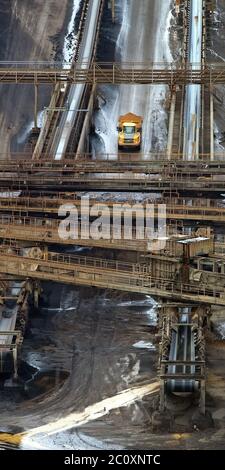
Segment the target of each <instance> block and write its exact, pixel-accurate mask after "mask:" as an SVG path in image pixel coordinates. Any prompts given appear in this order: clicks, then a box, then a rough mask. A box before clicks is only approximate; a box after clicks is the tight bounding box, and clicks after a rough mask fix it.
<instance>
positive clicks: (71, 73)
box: [0, 62, 225, 87]
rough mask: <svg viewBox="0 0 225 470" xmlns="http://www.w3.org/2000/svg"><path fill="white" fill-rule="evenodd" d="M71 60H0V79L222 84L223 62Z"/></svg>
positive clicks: (39, 82)
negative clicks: (70, 62)
mask: <svg viewBox="0 0 225 470" xmlns="http://www.w3.org/2000/svg"><path fill="white" fill-rule="evenodd" d="M70 67H71V65H70V64H64V68H62V64H59V65H58V66H57V64H55V63H48V62H46V63H45V62H41V63H38V62H37V63H36V64H32V63H29V62H27V63H24V62H11V63H10V62H0V83H8V84H10V83H16V84H34V85H38V84H50V85H56V84H57V83H61V84H63V83H68V84H76V83H86V84H90V85H94V84H106V83H109V84H113V85H118V84H134V83H135V84H141V85H143V84H144V85H145V84H147V85H149V84H154V85H157V84H167V85H169V86H170V87H171V86H174V85H187V84H206V85H209V84H224V83H225V66H224V64H220V63H215V64H205V65H204V67H202V64H200V65H199V64H192V65H190V64H185V65H181V66H180V67H179V68H176V67H175V65H174V64H173V63H172V64H171V63H168V64H165V63H154V62H140V63H133V62H131V63H129V62H127V63H123V64H121V63H113V62H110V63H109V62H102V63H97V62H93V64H92V65H91V66H89V65H88V64H87V63H85V62H82V63H76V65H75V66H74V68H73V69H71V68H70Z"/></svg>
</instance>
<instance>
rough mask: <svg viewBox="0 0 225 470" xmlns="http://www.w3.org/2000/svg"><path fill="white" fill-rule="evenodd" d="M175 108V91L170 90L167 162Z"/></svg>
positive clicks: (169, 154)
mask: <svg viewBox="0 0 225 470" xmlns="http://www.w3.org/2000/svg"><path fill="white" fill-rule="evenodd" d="M175 107H176V90H175V89H174V88H173V89H172V97H171V104H170V119H169V131H168V141H167V158H168V160H171V154H172V145H173V129H174V118H175Z"/></svg>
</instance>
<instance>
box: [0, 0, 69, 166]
mask: <svg viewBox="0 0 225 470" xmlns="http://www.w3.org/2000/svg"><path fill="white" fill-rule="evenodd" d="M72 5H73V1H72V0H48V1H45V0H19V1H18V0H0V28H1V44H0V60H1V61H4V60H7V61H29V60H37V61H40V60H44V61H49V60H55V59H57V60H61V54H60V51H61V50H62V45H63V40H64V35H65V32H66V27H67V24H68V20H69V17H70V14H71V9H72ZM50 96H51V88H50V87H48V86H47V87H46V86H41V87H40V90H39V109H43V107H44V106H47V105H48V103H49V100H50ZM32 102H34V90H33V86H29V85H28V86H27V85H25V86H24V85H16V86H14V85H1V86H0V141H1V151H0V153H1V154H3V155H4V156H5V154H8V153H9V152H10V150H12V151H23V149H24V145H25V135H26V130H27V129H29V128H31V127H32V121H33V107H32ZM3 158H4V157H3Z"/></svg>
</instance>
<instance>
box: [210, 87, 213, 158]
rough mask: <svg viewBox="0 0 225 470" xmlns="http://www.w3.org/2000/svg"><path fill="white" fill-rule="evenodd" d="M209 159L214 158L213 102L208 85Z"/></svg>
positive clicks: (211, 89) (211, 88)
mask: <svg viewBox="0 0 225 470" xmlns="http://www.w3.org/2000/svg"><path fill="white" fill-rule="evenodd" d="M210 160H211V161H213V160H214V103H213V87H212V86H211V87H210Z"/></svg>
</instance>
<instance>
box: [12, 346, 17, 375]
mask: <svg viewBox="0 0 225 470" xmlns="http://www.w3.org/2000/svg"><path fill="white" fill-rule="evenodd" d="M13 366H14V373H13V378H14V379H15V380H16V379H17V378H18V370H17V346H16V347H15V348H13Z"/></svg>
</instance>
